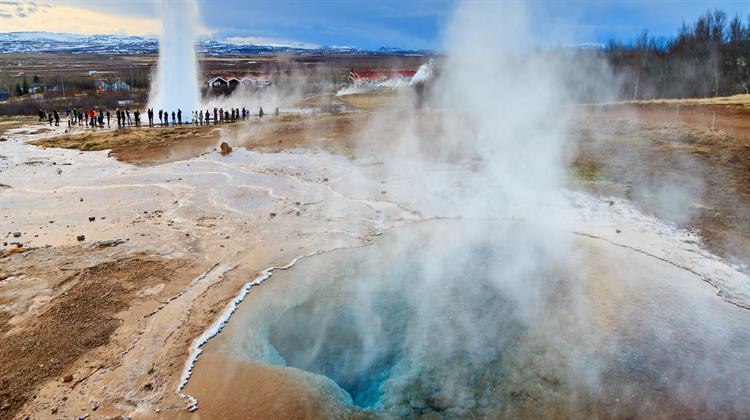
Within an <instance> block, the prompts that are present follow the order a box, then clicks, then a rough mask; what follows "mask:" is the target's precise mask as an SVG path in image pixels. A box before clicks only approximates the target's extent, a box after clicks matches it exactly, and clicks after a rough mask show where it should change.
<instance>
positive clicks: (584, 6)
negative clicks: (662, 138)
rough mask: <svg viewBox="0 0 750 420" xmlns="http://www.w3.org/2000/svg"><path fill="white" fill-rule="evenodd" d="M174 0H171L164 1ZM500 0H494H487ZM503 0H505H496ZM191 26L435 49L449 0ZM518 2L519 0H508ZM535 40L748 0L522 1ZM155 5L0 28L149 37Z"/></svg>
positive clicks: (60, 12) (383, 0) (15, 17)
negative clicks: (516, 0)
mask: <svg viewBox="0 0 750 420" xmlns="http://www.w3.org/2000/svg"><path fill="white" fill-rule="evenodd" d="M172 1H177V2H179V1H180V0H172ZM497 1H502V0H497ZM505 1H511V0H505ZM198 2H199V7H200V10H201V12H200V13H201V17H200V19H201V22H200V28H199V31H198V32H199V33H200V34H201V36H204V37H210V38H213V39H216V40H221V41H223V40H230V41H232V42H235V43H256V44H272V45H287V46H296V47H317V46H323V45H327V46H354V47H359V48H366V49H376V48H379V47H398V48H405V49H431V50H440V46H441V28H442V27H444V24H445V23H446V22H447V21H448V20H449V19H450V16H451V13H452V10H453V9H454V8H455V7H456V5H457V2H456V1H454V0H429V1H427V0H416V1H408V0H399V1H395V0H379V1H377V0H373V1H362V0H260V1H252V0H198ZM518 2H520V1H518ZM523 3H527V5H528V11H529V16H530V19H531V22H532V23H533V32H534V33H535V35H536V36H537V38H538V43H540V44H557V43H565V44H570V43H606V42H607V41H609V40H610V39H618V40H621V41H625V42H627V41H629V40H632V39H634V38H635V37H636V36H637V35H638V34H639V33H641V32H642V31H643V30H644V29H648V31H649V33H650V34H652V35H656V36H661V35H664V36H668V35H673V34H675V33H676V31H677V29H678V28H679V26H680V25H681V23H682V22H683V21H686V22H693V21H694V20H695V19H696V18H697V17H698V16H699V15H700V14H702V13H703V12H705V11H706V10H708V9H715V8H718V9H721V10H724V11H725V12H727V14H728V15H729V16H730V17H732V16H734V15H735V14H737V13H739V14H740V16H742V17H743V19H745V22H747V19H748V18H747V16H748V15H749V14H750V0H743V1H733V0H715V1H666V0H650V1H645V0H631V1H607V0H578V1H560V0H557V1H555V0H536V1H526V2H523ZM159 10H160V8H159V7H158V5H157V3H156V2H155V1H154V0H116V1H109V0H107V1H103V0H96V1H93V0H56V1H45V0H38V1H4V0H0V32H14V31H50V32H69V33H77V34H127V35H146V36H156V35H158V33H159V31H160V20H159V18H158V13H159Z"/></svg>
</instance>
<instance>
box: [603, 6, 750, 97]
mask: <svg viewBox="0 0 750 420" xmlns="http://www.w3.org/2000/svg"><path fill="white" fill-rule="evenodd" d="M605 54H606V56H607V58H608V60H609V62H610V65H611V66H612V68H613V70H614V71H615V73H616V74H617V75H618V76H620V77H621V78H622V84H621V92H620V94H621V97H622V98H623V99H634V100H639V99H657V98H685V97H708V96H725V95H734V94H738V93H750V16H748V17H747V22H746V23H743V20H742V18H741V17H740V16H739V15H736V16H734V17H733V18H732V19H728V18H727V14H726V13H724V12H723V11H721V10H714V11H707V12H706V13H704V14H703V15H701V16H700V17H699V18H698V19H697V20H696V21H695V23H692V24H687V23H684V22H683V24H682V26H681V27H680V29H679V31H678V33H677V35H676V36H674V37H653V36H649V34H648V31H645V30H644V31H643V33H642V34H641V35H640V36H639V37H638V38H637V39H635V41H633V42H631V43H622V42H618V41H610V42H609V44H608V45H607V46H606V48H605Z"/></svg>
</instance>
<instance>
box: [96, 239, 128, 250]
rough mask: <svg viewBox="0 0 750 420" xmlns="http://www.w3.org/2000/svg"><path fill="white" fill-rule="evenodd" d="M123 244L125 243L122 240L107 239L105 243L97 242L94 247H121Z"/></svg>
mask: <svg viewBox="0 0 750 420" xmlns="http://www.w3.org/2000/svg"><path fill="white" fill-rule="evenodd" d="M124 243H125V241H123V240H122V239H120V238H115V239H107V240H106V241H99V242H97V243H96V245H97V246H99V248H109V247H113V246H117V245H122V244H124Z"/></svg>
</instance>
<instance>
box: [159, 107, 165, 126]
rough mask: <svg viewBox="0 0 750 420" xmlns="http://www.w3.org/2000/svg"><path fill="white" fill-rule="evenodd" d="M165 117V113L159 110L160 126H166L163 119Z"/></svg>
mask: <svg viewBox="0 0 750 420" xmlns="http://www.w3.org/2000/svg"><path fill="white" fill-rule="evenodd" d="M163 117H164V111H162V110H161V109H160V110H159V125H161V126H164V119H163Z"/></svg>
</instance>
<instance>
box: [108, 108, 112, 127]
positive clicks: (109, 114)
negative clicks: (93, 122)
mask: <svg viewBox="0 0 750 420" xmlns="http://www.w3.org/2000/svg"><path fill="white" fill-rule="evenodd" d="M111 115H112V114H111V113H110V112H109V110H107V128H109V118H110V116H111Z"/></svg>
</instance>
